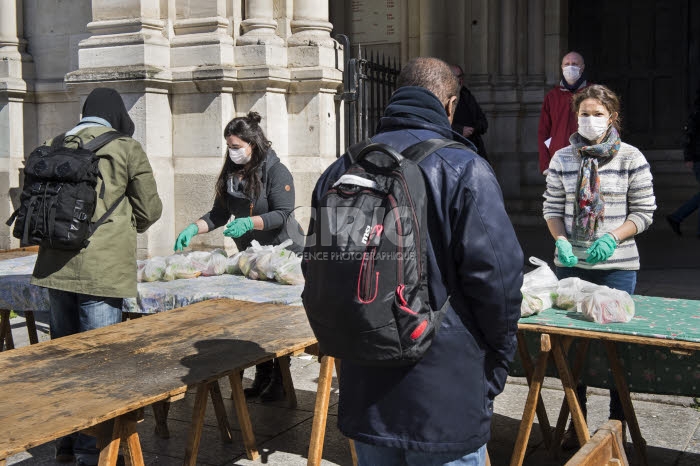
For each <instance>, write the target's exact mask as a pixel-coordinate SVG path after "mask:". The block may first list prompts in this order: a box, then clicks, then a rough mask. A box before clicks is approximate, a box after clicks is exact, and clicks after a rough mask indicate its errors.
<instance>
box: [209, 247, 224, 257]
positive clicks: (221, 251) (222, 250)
mask: <svg viewBox="0 0 700 466" xmlns="http://www.w3.org/2000/svg"><path fill="white" fill-rule="evenodd" d="M211 253H212V254H219V255H222V256H224V257H228V253H227V252H226V250H225V249H222V248H216V249H214V250H213V251H212V252H211Z"/></svg>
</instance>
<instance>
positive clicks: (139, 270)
mask: <svg viewBox="0 0 700 466" xmlns="http://www.w3.org/2000/svg"><path fill="white" fill-rule="evenodd" d="M147 263H148V261H141V260H137V261H136V281H137V282H139V283H141V282H142V281H143V271H144V269H145V268H146V264H147Z"/></svg>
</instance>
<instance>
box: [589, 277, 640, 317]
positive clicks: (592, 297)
mask: <svg viewBox="0 0 700 466" xmlns="http://www.w3.org/2000/svg"><path fill="white" fill-rule="evenodd" d="M581 312H582V313H583V315H584V317H586V318H587V319H588V320H592V321H593V322H596V323H599V324H608V323H611V322H629V321H630V320H632V317H634V301H633V300H632V297H631V296H630V295H629V293H627V292H626V291H622V290H615V289H613V288H608V287H607V286H598V287H597V288H596V290H595V291H594V292H593V293H591V294H589V295H587V296H585V297H584V298H583V301H582V302H581Z"/></svg>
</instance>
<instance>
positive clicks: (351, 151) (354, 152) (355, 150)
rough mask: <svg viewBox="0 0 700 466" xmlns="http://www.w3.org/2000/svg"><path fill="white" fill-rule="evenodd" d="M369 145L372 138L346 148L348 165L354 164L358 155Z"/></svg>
mask: <svg viewBox="0 0 700 466" xmlns="http://www.w3.org/2000/svg"><path fill="white" fill-rule="evenodd" d="M370 144H372V138H367V139H364V140H362V141H360V142H357V143H355V144H353V145H352V146H350V147H348V149H347V151H346V152H347V153H348V155H349V156H350V163H355V162H356V161H357V156H358V155H359V154H360V152H362V149H364V148H365V147H367V146H369V145H370Z"/></svg>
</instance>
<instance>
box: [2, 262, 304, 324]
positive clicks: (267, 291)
mask: <svg viewBox="0 0 700 466" xmlns="http://www.w3.org/2000/svg"><path fill="white" fill-rule="evenodd" d="M35 261H36V256H35V255H33V256H25V257H19V258H16V259H8V260H4V261H0V309H12V310H15V311H37V312H40V311H48V309H49V294H48V291H47V290H46V289H45V288H40V287H38V286H34V285H32V284H30V280H31V275H32V271H33V270H34V263H35ZM303 288H304V287H303V285H281V284H279V283H277V282H274V281H257V280H249V279H247V278H245V277H243V276H240V275H220V276H216V277H199V278H192V279H188V280H174V281H171V282H150V283H139V284H138V296H137V297H136V298H128V299H125V300H124V309H123V310H124V311H125V312H132V313H145V314H152V313H156V312H162V311H167V310H169V309H174V308H176V307H182V306H186V305H188V304H192V303H196V302H199V301H204V300H208V299H216V298H230V299H239V300H242V301H252V302H260V303H263V302H264V303H279V304H289V305H301V291H302V290H303Z"/></svg>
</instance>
